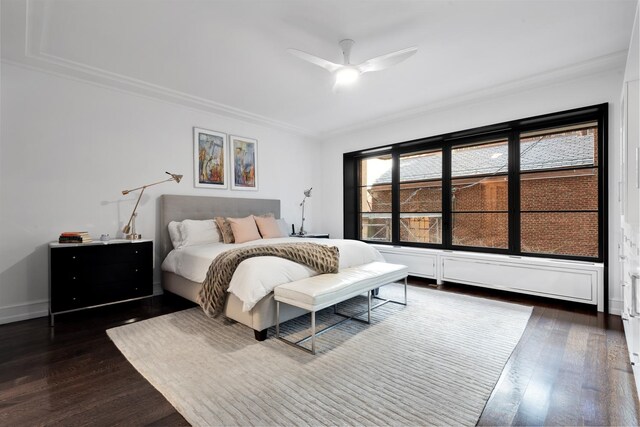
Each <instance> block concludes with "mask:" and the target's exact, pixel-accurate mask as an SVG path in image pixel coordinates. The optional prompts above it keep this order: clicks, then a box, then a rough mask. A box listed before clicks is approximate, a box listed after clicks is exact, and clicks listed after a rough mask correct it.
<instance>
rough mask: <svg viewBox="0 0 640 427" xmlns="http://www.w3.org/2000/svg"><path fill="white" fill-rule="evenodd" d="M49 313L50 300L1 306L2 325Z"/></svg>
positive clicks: (0, 322)
mask: <svg viewBox="0 0 640 427" xmlns="http://www.w3.org/2000/svg"><path fill="white" fill-rule="evenodd" d="M48 315H49V300H40V301H34V302H28V303H25V304H16V305H9V306H6V307H0V325H2V324H4V323H12V322H19V321H21V320H29V319H35V318H36V317H45V316H48Z"/></svg>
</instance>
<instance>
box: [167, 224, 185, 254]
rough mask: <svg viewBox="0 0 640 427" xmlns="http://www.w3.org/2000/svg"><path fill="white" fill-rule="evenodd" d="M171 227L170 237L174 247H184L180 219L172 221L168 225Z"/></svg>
mask: <svg viewBox="0 0 640 427" xmlns="http://www.w3.org/2000/svg"><path fill="white" fill-rule="evenodd" d="M167 228H168V229H169V238H171V244H172V245H173V248H174V249H178V248H180V247H182V235H181V234H180V223H179V222H178V221H171V222H170V223H169V225H168V226H167Z"/></svg>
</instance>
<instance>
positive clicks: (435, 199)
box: [400, 181, 442, 212]
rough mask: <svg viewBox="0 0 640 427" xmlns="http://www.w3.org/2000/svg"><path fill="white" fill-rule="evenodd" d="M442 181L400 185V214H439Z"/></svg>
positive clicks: (440, 209)
mask: <svg viewBox="0 0 640 427" xmlns="http://www.w3.org/2000/svg"><path fill="white" fill-rule="evenodd" d="M441 211H442V181H424V182H414V183H410V184H400V212H441Z"/></svg>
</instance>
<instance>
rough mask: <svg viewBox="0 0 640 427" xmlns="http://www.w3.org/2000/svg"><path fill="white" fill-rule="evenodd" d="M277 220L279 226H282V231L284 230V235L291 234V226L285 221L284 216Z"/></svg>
mask: <svg viewBox="0 0 640 427" xmlns="http://www.w3.org/2000/svg"><path fill="white" fill-rule="evenodd" d="M276 222H277V223H278V227H280V231H282V235H283V236H285V237H286V236H288V235H290V234H291V227H290V226H289V224H287V221H285V220H284V218H280V219H278V220H276Z"/></svg>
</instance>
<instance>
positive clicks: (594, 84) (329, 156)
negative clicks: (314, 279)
mask: <svg viewBox="0 0 640 427" xmlns="http://www.w3.org/2000/svg"><path fill="white" fill-rule="evenodd" d="M622 77H623V70H622V67H620V69H616V70H611V71H606V72H601V73H598V74H595V75H590V76H585V77H581V78H573V79H570V80H568V81H564V82H559V83H555V84H549V85H546V86H542V87H537V88H535V89H528V90H523V91H520V92H517V93H511V94H509V95H502V96H496V97H488V96H485V97H484V98H482V99H479V100H477V101H475V102H467V103H465V104H464V105H457V106H453V107H450V108H446V109H441V110H435V111H430V112H428V113H424V114H422V115H420V116H417V117H412V118H410V119H407V120H403V121H396V122H393V123H388V124H383V125H380V126H372V127H369V128H367V129H364V130H359V131H354V132H350V133H347V134H341V135H338V136H335V137H332V138H328V139H327V140H325V141H324V142H323V146H322V159H323V161H322V165H323V169H324V170H325V171H335V172H332V173H327V174H326V175H325V176H324V179H323V187H322V197H323V204H322V205H323V207H324V209H323V211H322V215H321V216H320V217H321V218H322V224H321V228H322V229H323V230H325V231H326V232H330V233H331V234H332V235H333V236H342V233H343V217H342V209H341V207H342V197H343V191H342V172H341V168H342V154H343V153H346V152H350V151H355V150H360V149H364V148H370V147H376V146H381V145H385V144H392V143H396V142H402V141H409V140H412V139H417V138H421V137H427V136H433V135H439V134H442V133H447V132H453V131H459V130H464V129H470V128H474V127H478V126H483V125H490V124H494V123H500V122H504V121H508V120H512V119H520V118H525V117H530V116H535V115H540V114H545V113H552V112H555V111H562V110H568V109H571V108H578V107H584V106H588V105H594V104H600V103H604V102H608V103H609V162H608V164H609V188H608V194H609V254H610V258H611V259H612V262H610V268H609V286H610V290H609V298H610V302H611V307H612V309H613V310H614V311H615V310H618V311H619V307H620V306H621V305H620V304H621V299H622V298H621V293H620V288H619V286H618V285H617V283H618V280H617V277H618V271H617V267H618V263H617V262H615V259H614V258H612V257H615V256H616V255H617V243H618V242H617V240H618V233H617V230H618V229H619V212H618V210H619V209H618V204H617V188H616V180H617V177H618V156H619V144H620V93H621V89H622Z"/></svg>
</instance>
